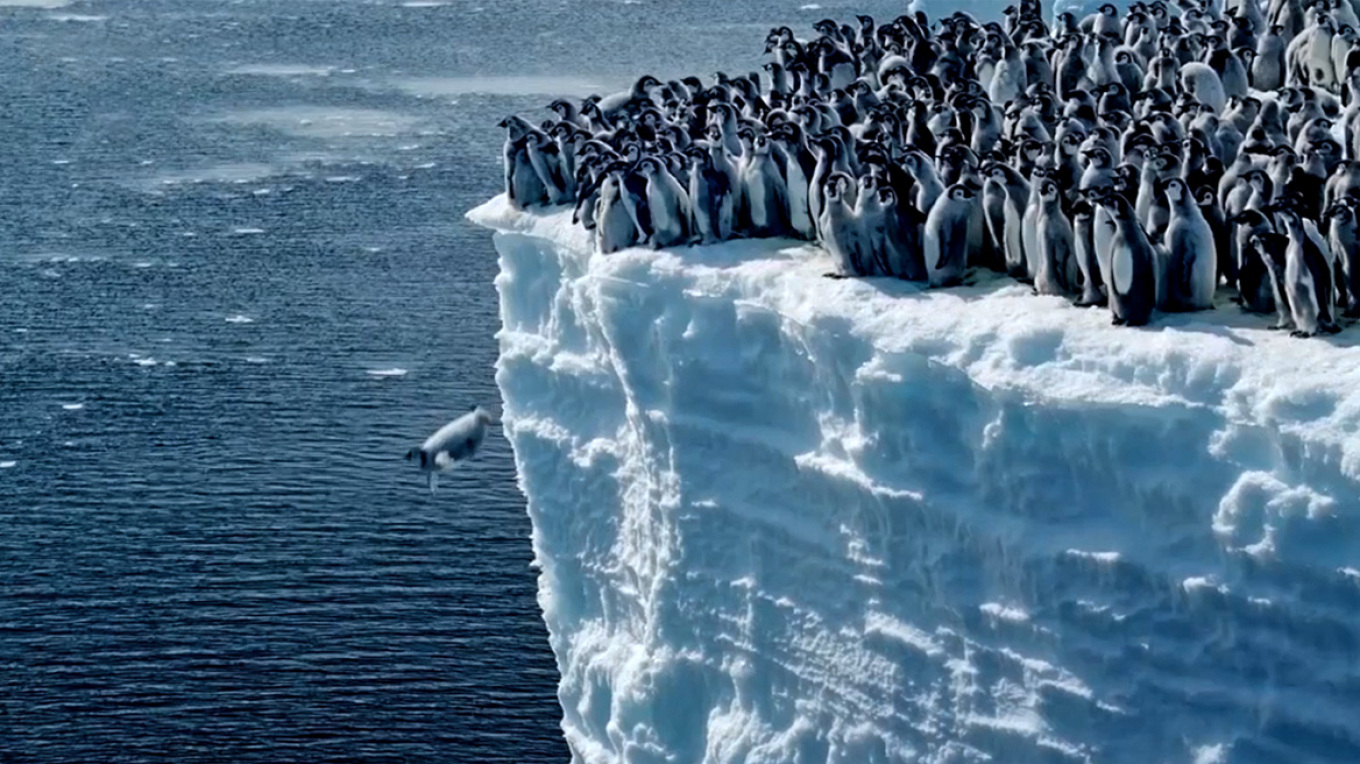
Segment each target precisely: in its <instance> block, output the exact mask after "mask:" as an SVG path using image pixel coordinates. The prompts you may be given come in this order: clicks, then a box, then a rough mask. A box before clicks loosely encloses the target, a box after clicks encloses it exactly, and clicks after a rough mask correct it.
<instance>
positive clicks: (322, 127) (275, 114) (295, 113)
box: [220, 106, 420, 139]
mask: <svg viewBox="0 0 1360 764" xmlns="http://www.w3.org/2000/svg"><path fill="white" fill-rule="evenodd" d="M220 120H221V121H224V122H229V123H234V124H239V125H260V126H263V127H269V128H273V129H275V130H279V131H281V132H284V133H288V134H290V135H296V136H300V137H304V138H328V139H338V138H363V137H388V136H393V135H401V134H404V133H408V132H411V131H413V130H415V129H416V128H417V127H418V126H419V125H420V119H419V118H417V117H413V116H411V115H409V114H400V113H398V112H393V111H382V110H379V109H347V108H337V107H326V106H280V107H276V108H269V109H248V110H243V111H238V112H233V113H230V114H227V115H224V116H223V117H221V118H220Z"/></svg>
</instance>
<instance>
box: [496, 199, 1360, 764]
mask: <svg viewBox="0 0 1360 764" xmlns="http://www.w3.org/2000/svg"><path fill="white" fill-rule="evenodd" d="M470 217H471V218H472V219H473V220H475V221H477V222H479V223H481V224H483V225H485V226H488V227H490V228H493V229H496V233H495V234H494V236H495V243H496V249H497V250H498V252H499V256H500V275H499V276H498V277H497V280H496V286H497V289H498V290H499V294H500V305H501V318H502V322H503V328H502V330H501V333H500V335H499V341H500V359H499V361H498V364H497V374H496V379H497V382H498V383H499V386H500V389H501V393H502V395H503V398H504V429H505V433H506V435H507V436H508V437H509V439H510V441H511V443H512V444H513V446H514V451H515V460H516V465H517V467H518V474H519V481H520V486H521V488H522V489H523V491H524V494H525V495H526V497H527V498H528V511H529V514H530V516H531V518H532V520H533V545H534V551H535V555H536V560H537V565H538V566H539V567H540V573H539V582H538V585H539V604H540V605H541V606H542V609H543V615H544V620H545V621H546V622H547V626H548V631H549V634H550V640H551V645H552V649H553V652H554V654H555V655H556V658H557V663H558V666H559V668H560V670H561V675H562V679H561V685H560V688H559V698H560V700H561V703H562V709H563V720H562V727H563V730H564V731H565V734H566V739H567V741H568V743H569V745H570V747H571V750H572V752H573V760H574V761H578V762H590V763H591V764H594V763H597V762H598V763H600V764H605V763H608V764H613V763H615V762H628V763H630V764H643V763H646V764H651V763H652V762H676V763H678V764H689V763H690V762H713V763H715V764H716V763H717V762H733V763H735V762H743V763H749V764H761V763H768V764H776V763H777V764H813V763H814V762H816V763H817V764H820V763H821V762H831V763H833V764H852V763H853V764H865V763H867V762H930V763H938V764H945V763H946V762H949V763H955V762H983V761H988V762H999V763H1001V764H1021V763H1023V762H1129V763H1130V764H1134V763H1136V764H1154V763H1160V762H1184V763H1185V764H1191V763H1192V762H1272V763H1274V762H1347V761H1348V762H1354V761H1360V520H1358V518H1360V437H1358V436H1357V428H1358V427H1360V347H1356V343H1357V341H1358V340H1357V338H1358V337H1360V335H1356V334H1355V333H1354V332H1347V333H1344V334H1342V335H1339V336H1338V337H1332V338H1322V339H1317V340H1313V341H1309V342H1300V341H1298V340H1295V339H1291V338H1290V337H1289V336H1288V335H1287V334H1281V333H1277V332H1272V331H1268V330H1267V329H1266V328H1265V324H1266V323H1267V322H1268V318H1264V317H1251V316H1246V315H1242V314H1240V313H1239V312H1238V311H1237V310H1236V309H1235V308H1229V309H1220V310H1218V311H1215V312H1212V313H1202V314H1194V315H1180V316H1174V317H1169V316H1163V317H1160V318H1158V319H1157V320H1156V321H1155V323H1154V324H1153V325H1152V326H1149V327H1146V328H1141V329H1128V328H1116V327H1111V326H1110V325H1109V321H1110V319H1109V313H1108V311H1105V310H1099V309H1080V308H1076V307H1073V306H1072V305H1071V304H1070V303H1069V302H1068V301H1067V300H1064V299H1061V298H1052V297H1037V296H1034V295H1032V294H1031V293H1030V290H1029V288H1028V287H1025V286H1021V285H1018V284H1015V283H1014V282H1011V281H1009V280H1007V279H1002V278H998V279H994V280H987V281H985V282H984V283H981V284H978V285H974V286H969V287H962V288H955V289H946V290H935V291H924V290H921V289H919V288H918V287H917V286H915V285H913V284H908V283H905V282H901V281H896V280H890V279H859V280H849V279H847V280H840V281H834V280H829V279H826V278H823V276H822V274H823V273H825V272H827V271H828V270H830V268H831V262H830V259H829V257H828V256H827V255H826V254H825V253H824V252H822V251H821V250H819V249H816V248H815V247H812V246H808V245H801V244H797V243H795V242H791V241H785V240H760V241H732V242H727V243H724V244H721V245H717V246H712V247H697V248H689V249H683V250H676V251H650V250H642V249H630V250H625V251H623V252H620V253H617V254H614V255H608V256H601V255H598V254H592V250H593V246H592V244H591V241H590V238H589V236H588V234H587V233H586V232H585V231H583V230H581V229H580V228H579V227H578V226H573V225H572V224H571V222H570V212H569V211H560V210H558V211H553V210H549V211H546V212H542V213H529V214H526V213H519V212H515V211H513V210H512V209H511V208H510V207H509V205H508V204H507V203H506V202H505V200H504V198H497V199H495V200H492V201H490V202H488V203H487V204H485V205H483V206H482V207H479V208H478V209H476V210H474V211H473V212H472V213H470Z"/></svg>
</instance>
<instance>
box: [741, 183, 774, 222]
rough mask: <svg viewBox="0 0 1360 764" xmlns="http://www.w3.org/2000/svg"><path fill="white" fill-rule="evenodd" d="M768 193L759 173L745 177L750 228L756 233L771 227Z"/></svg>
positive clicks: (767, 188)
mask: <svg viewBox="0 0 1360 764" xmlns="http://www.w3.org/2000/svg"><path fill="white" fill-rule="evenodd" d="M769 192H770V189H769V187H768V186H767V185H766V184H765V178H764V176H763V175H762V174H761V173H758V172H756V173H752V174H751V175H749V176H748V177H747V186H746V203H747V205H748V207H749V212H750V215H751V226H752V227H753V228H755V229H756V230H757V231H767V230H769V229H770V228H771V227H772V225H773V216H772V215H771V214H770V198H769V197H770V193H769Z"/></svg>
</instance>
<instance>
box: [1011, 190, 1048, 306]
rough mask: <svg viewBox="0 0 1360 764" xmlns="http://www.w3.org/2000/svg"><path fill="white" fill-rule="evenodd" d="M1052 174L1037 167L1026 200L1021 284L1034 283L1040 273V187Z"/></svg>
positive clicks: (1018, 277) (1023, 221)
mask: <svg viewBox="0 0 1360 764" xmlns="http://www.w3.org/2000/svg"><path fill="white" fill-rule="evenodd" d="M1051 175H1052V173H1051V172H1050V171H1049V170H1046V169H1043V168H1040V167H1036V168H1034V173H1033V175H1032V177H1031V181H1030V184H1029V197H1028V198H1027V199H1026V200H1025V208H1024V212H1022V213H1021V216H1020V243H1021V245H1022V247H1023V249H1024V252H1025V273H1024V277H1023V278H1022V277H1020V276H1016V277H1015V278H1016V280H1017V281H1020V282H1021V283H1033V282H1034V277H1035V276H1037V275H1038V273H1039V213H1040V212H1041V211H1042V209H1043V201H1042V200H1041V199H1040V198H1039V187H1040V185H1041V184H1042V183H1043V182H1044V180H1046V179H1048V178H1049V177H1050V176H1051Z"/></svg>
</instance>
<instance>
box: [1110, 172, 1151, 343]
mask: <svg viewBox="0 0 1360 764" xmlns="http://www.w3.org/2000/svg"><path fill="white" fill-rule="evenodd" d="M1099 204H1100V205H1101V206H1102V207H1104V208H1106V209H1107V210H1108V211H1109V214H1110V219H1111V221H1112V222H1113V223H1114V232H1113V236H1111V238H1110V257H1109V260H1110V265H1109V279H1108V281H1106V284H1107V286H1108V287H1109V288H1108V292H1107V296H1108V298H1109V305H1110V314H1111V323H1113V324H1115V325H1116V326H1143V325H1145V324H1147V323H1148V322H1149V321H1150V320H1152V311H1153V309H1154V308H1155V307H1156V303H1157V277H1156V274H1155V273H1154V271H1153V268H1154V264H1155V262H1156V258H1155V255H1154V254H1153V248H1152V242H1150V241H1149V240H1148V237H1147V234H1146V233H1145V232H1144V231H1143V226H1142V224H1141V223H1139V222H1138V218H1137V216H1136V215H1135V214H1134V210H1133V206H1132V205H1130V204H1129V201H1128V199H1126V198H1124V196H1123V195H1122V194H1119V193H1116V192H1113V191H1109V192H1105V193H1104V194H1102V195H1101V196H1100V200H1099Z"/></svg>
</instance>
